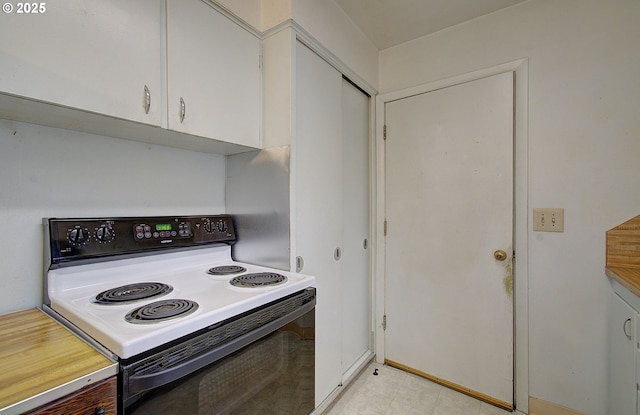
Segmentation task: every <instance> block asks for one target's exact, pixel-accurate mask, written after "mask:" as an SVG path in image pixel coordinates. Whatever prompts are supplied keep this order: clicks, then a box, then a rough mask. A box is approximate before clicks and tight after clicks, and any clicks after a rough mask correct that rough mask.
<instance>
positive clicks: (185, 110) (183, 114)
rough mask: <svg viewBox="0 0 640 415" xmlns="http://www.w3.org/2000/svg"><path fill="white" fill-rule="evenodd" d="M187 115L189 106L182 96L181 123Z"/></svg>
mask: <svg viewBox="0 0 640 415" xmlns="http://www.w3.org/2000/svg"><path fill="white" fill-rule="evenodd" d="M185 115H187V106H186V105H185V103H184V99H182V97H180V124H182V122H183V121H184V117H185Z"/></svg>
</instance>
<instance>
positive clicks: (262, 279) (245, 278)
mask: <svg viewBox="0 0 640 415" xmlns="http://www.w3.org/2000/svg"><path fill="white" fill-rule="evenodd" d="M285 282H287V277H285V276H284V275H281V274H276V273H275V272H257V273H253V274H244V275H239V276H237V277H233V278H232V279H231V281H229V283H230V284H231V285H233V286H234V287H245V288H247V287H248V288H254V287H265V286H271V285H278V284H283V283H285Z"/></svg>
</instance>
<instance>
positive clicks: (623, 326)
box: [622, 317, 633, 340]
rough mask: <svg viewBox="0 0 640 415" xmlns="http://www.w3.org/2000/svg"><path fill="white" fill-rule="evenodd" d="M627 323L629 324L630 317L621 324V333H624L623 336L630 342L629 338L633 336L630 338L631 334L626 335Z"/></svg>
mask: <svg viewBox="0 0 640 415" xmlns="http://www.w3.org/2000/svg"><path fill="white" fill-rule="evenodd" d="M627 323H631V317H629V318H628V319H626V320H625V321H624V323H622V331H623V332H624V335H625V336H627V338H628V339H629V340H631V338H632V337H633V336H631V334H629V333H627Z"/></svg>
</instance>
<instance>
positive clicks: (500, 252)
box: [493, 249, 507, 261]
mask: <svg viewBox="0 0 640 415" xmlns="http://www.w3.org/2000/svg"><path fill="white" fill-rule="evenodd" d="M493 257H494V258H495V259H496V260H498V261H504V260H505V259H507V253H506V252H504V251H503V250H502V249H498V250H497V251H495V252H494V253H493Z"/></svg>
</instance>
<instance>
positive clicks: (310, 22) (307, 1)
mask: <svg viewBox="0 0 640 415" xmlns="http://www.w3.org/2000/svg"><path fill="white" fill-rule="evenodd" d="M217 2H218V3H220V4H221V5H222V6H223V7H226V8H227V9H228V10H230V11H231V12H233V13H235V14H236V15H237V16H238V17H240V18H241V19H243V20H245V21H246V22H247V23H249V24H250V25H252V26H253V27H255V28H256V29H257V30H259V31H266V30H268V29H271V28H272V27H274V26H276V25H278V24H280V23H282V22H284V21H286V20H288V19H293V20H294V21H295V22H296V23H298V24H299V25H300V26H302V27H303V28H304V29H305V30H306V31H308V32H309V34H311V36H313V37H314V38H315V39H316V40H317V41H318V42H320V43H321V44H322V45H323V46H324V47H325V48H327V49H328V50H330V51H331V53H333V54H334V55H335V56H336V57H337V58H338V59H340V61H341V62H342V63H344V65H346V66H347V67H348V68H349V69H350V70H351V71H353V73H354V74H356V75H357V76H359V77H360V78H362V80H364V81H365V82H367V83H368V84H369V85H371V86H372V87H373V88H374V89H375V88H377V86H378V50H377V49H376V47H375V46H374V45H373V43H371V41H370V40H369V39H367V37H366V36H365V35H364V34H363V33H362V32H361V31H360V29H358V28H357V27H356V26H355V24H354V23H353V22H352V21H351V20H350V19H349V17H348V16H347V15H346V14H345V13H344V11H343V10H342V9H341V8H340V7H339V6H338V5H337V4H336V3H335V2H334V1H333V0H327V1H318V0H217Z"/></svg>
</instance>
